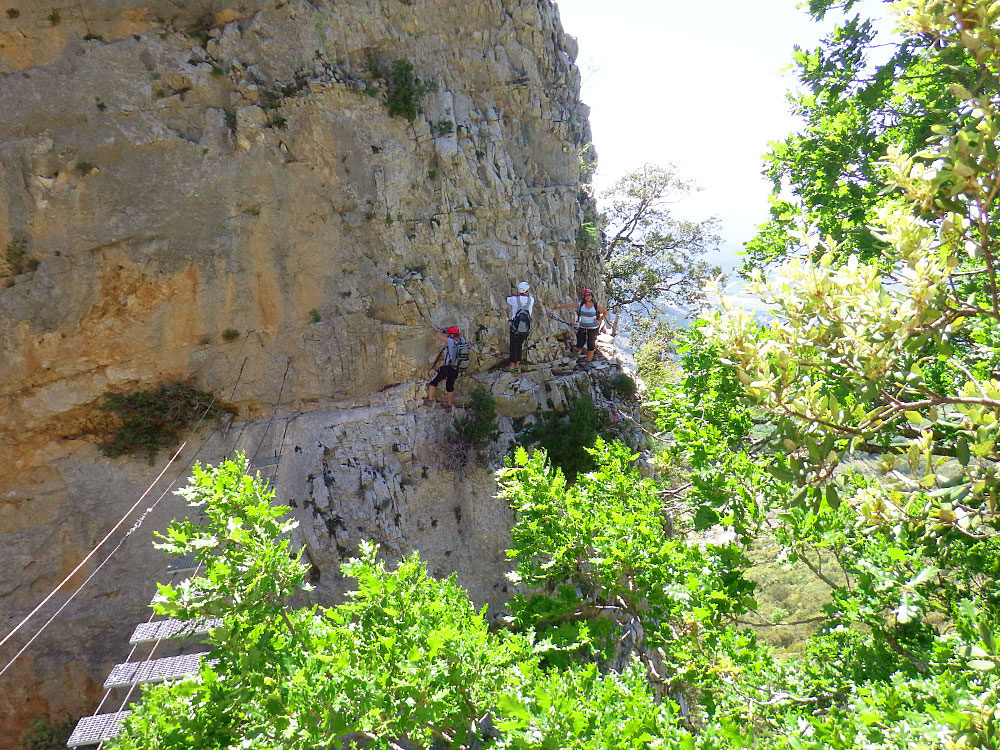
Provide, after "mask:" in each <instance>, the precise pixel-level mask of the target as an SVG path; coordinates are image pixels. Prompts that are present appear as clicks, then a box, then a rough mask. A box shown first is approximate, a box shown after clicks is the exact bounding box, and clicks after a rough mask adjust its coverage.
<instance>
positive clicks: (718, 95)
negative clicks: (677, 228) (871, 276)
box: [557, 0, 884, 268]
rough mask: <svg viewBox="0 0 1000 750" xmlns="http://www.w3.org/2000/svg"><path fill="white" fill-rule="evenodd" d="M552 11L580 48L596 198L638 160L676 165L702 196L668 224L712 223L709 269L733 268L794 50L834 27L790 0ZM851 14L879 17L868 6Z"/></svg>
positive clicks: (562, 2)
mask: <svg viewBox="0 0 1000 750" xmlns="http://www.w3.org/2000/svg"><path fill="white" fill-rule="evenodd" d="M557 2H558V5H559V12H560V16H561V17H562V22H563V27H564V28H565V29H566V31H567V32H568V33H569V34H571V35H573V36H575V37H576V38H577V39H578V41H579V43H580V55H579V57H578V58H577V65H578V66H579V68H580V72H581V74H582V76H583V92H582V98H583V101H584V102H586V103H587V104H588V105H590V107H591V115H590V123H591V126H592V129H593V140H594V146H595V148H596V149H597V155H598V172H597V174H596V176H595V179H594V183H595V186H596V187H597V189H598V191H601V190H603V189H605V188H607V187H609V186H610V185H611V184H613V183H614V182H615V180H617V178H618V177H620V176H621V175H623V174H625V173H627V172H629V171H631V170H633V169H635V168H637V167H639V166H641V165H642V164H644V163H645V162H652V163H655V164H660V165H666V164H667V163H670V162H673V163H675V164H676V165H677V166H678V168H679V173H680V175H681V176H682V177H684V178H688V179H692V180H694V181H695V182H697V183H698V184H699V185H700V186H701V187H702V188H703V190H702V191H701V192H699V193H697V194H695V195H693V196H692V197H690V198H687V199H685V200H684V201H683V202H682V203H680V204H678V205H677V207H676V209H675V211H674V213H675V215H677V216H679V217H683V218H690V219H701V218H706V217H708V216H712V215H715V216H717V217H719V219H720V220H721V223H722V226H721V234H722V236H723V241H724V248H723V252H722V254H721V255H720V256H719V257H717V258H715V259H712V260H713V261H714V262H716V263H719V264H720V265H723V266H724V267H727V268H728V267H732V266H733V265H734V264H736V265H738V264H739V259H738V258H737V257H736V253H737V252H739V251H740V250H741V249H742V245H743V242H745V241H746V240H748V239H750V238H751V237H752V236H753V235H754V233H755V232H754V230H755V227H756V226H757V225H758V224H761V223H763V222H764V221H766V220H767V216H768V215H767V197H768V195H769V192H770V183H768V182H767V181H765V180H764V178H763V177H761V175H760V171H761V158H760V157H761V155H762V154H763V153H765V152H766V151H767V143H768V141H772V140H780V139H781V138H783V137H784V136H785V135H787V134H788V133H790V132H791V131H792V130H793V129H794V127H795V120H794V118H793V117H792V116H791V115H790V114H789V112H788V104H787V101H786V98H785V92H786V91H787V90H788V89H789V88H791V87H792V86H793V85H794V82H795V81H794V76H793V73H792V72H791V71H790V70H787V69H788V68H789V65H790V64H791V62H792V48H793V46H794V45H795V44H799V45H800V46H803V47H805V48H807V49H808V48H812V47H813V46H815V42H816V41H818V40H819V38H820V37H821V36H822V35H823V33H824V31H825V30H826V28H829V27H830V26H831V25H832V24H827V25H826V28H824V27H823V26H820V25H819V24H816V23H813V22H812V21H811V20H810V19H809V16H808V14H807V13H806V12H805V11H804V10H801V9H800V8H799V7H798V5H799V4H800V0H701V2H683V1H681V0H557ZM858 10H859V11H860V12H861V13H862V14H863V16H865V15H871V16H875V15H881V14H883V13H884V11H883V10H882V6H881V3H880V2H879V1H878V0H864V2H862V4H861V5H860V6H859V8H858ZM866 11H867V13H866ZM852 15H853V14H852ZM783 70H784V71H785V72H782V71H783Z"/></svg>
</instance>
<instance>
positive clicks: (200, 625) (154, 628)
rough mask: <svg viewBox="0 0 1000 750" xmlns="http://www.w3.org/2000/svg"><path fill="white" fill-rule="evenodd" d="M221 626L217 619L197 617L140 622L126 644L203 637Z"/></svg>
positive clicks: (220, 621)
mask: <svg viewBox="0 0 1000 750" xmlns="http://www.w3.org/2000/svg"><path fill="white" fill-rule="evenodd" d="M221 624H222V620H220V619H218V618H214V617H213V618H209V617H199V618H198V619H197V620H158V621H156V622H142V623H139V624H138V625H136V626H135V632H133V633H132V637H131V638H129V639H128V642H129V643H130V644H132V645H135V644H137V643H152V642H153V641H158V640H160V639H163V638H184V637H187V636H189V635H204V634H205V633H207V632H208V631H209V630H211V629H212V628H217V627H219V625H221Z"/></svg>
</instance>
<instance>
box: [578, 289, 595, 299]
mask: <svg viewBox="0 0 1000 750" xmlns="http://www.w3.org/2000/svg"><path fill="white" fill-rule="evenodd" d="M588 294H589V295H590V296H591V297H593V296H594V293H593V292H592V291H590V290H589V289H584V290H583V291H582V292H580V299H583V298H584V297H586V296H587V295H588Z"/></svg>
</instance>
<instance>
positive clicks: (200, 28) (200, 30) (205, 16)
mask: <svg viewBox="0 0 1000 750" xmlns="http://www.w3.org/2000/svg"><path fill="white" fill-rule="evenodd" d="M214 27H215V14H214V13H213V12H212V11H211V10H210V9H208V8H205V9H204V10H201V11H199V12H198V13H197V14H196V15H195V17H194V18H192V19H191V23H189V24H188V26H187V28H186V29H185V30H184V31H185V32H186V33H187V35H188V36H189V37H191V38H192V39H197V40H198V41H200V42H201V43H202V44H203V45H204V44H207V43H208V40H209V32H210V31H211V30H212V29H213V28H214Z"/></svg>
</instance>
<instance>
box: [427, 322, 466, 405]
mask: <svg viewBox="0 0 1000 750" xmlns="http://www.w3.org/2000/svg"><path fill="white" fill-rule="evenodd" d="M434 335H435V336H437V337H438V339H440V340H441V341H443V342H444V364H442V365H441V368H440V369H439V370H438V371H437V374H435V375H434V378H433V379H432V380H431V382H429V383H428V384H427V396H426V397H425V398H424V406H432V405H433V404H434V394H435V393H437V387H438V383H440V382H441V381H442V380H443V381H444V390H445V395H444V401H445V402H444V403H443V404H441V408H442V409H444V410H445V411H451V408H452V406H453V405H454V404H455V381H456V380H457V379H458V375H459V373H460V372H462V371H463V370H465V369H466V367H468V364H469V344H468V343H467V342H466V341H465V339H464V338H462V334H461V332H460V331H459V330H458V326H449V327H448V328H445V329H442V330H440V331H434ZM439 356H440V355H439Z"/></svg>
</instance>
